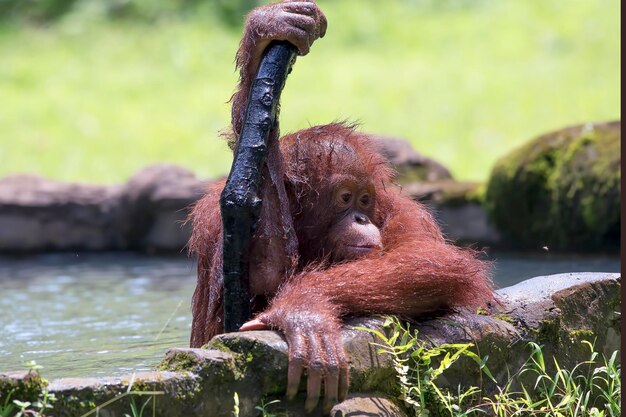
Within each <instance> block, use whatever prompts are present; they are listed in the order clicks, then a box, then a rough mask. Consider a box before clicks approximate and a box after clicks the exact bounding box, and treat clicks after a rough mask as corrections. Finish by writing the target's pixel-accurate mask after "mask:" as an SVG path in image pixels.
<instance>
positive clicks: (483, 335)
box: [0, 272, 621, 417]
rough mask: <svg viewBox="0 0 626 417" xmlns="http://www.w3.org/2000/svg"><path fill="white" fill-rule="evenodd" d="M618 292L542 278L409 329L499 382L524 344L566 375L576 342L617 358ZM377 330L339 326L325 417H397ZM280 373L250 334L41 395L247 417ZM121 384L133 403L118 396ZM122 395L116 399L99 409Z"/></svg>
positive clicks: (449, 380)
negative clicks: (336, 394) (485, 304)
mask: <svg viewBox="0 0 626 417" xmlns="http://www.w3.org/2000/svg"><path fill="white" fill-rule="evenodd" d="M620 286H621V276H620V274H617V273H592V272H588V273H567V274H557V275H550V276H541V277H536V278H532V279H529V280H526V281H523V282H521V283H519V284H517V285H514V286H511V287H507V288H503V289H501V290H499V291H498V294H499V297H500V301H501V305H499V306H495V307H494V308H493V309H492V311H489V312H487V311H484V312H483V311H481V312H479V313H478V314H474V313H471V312H467V311H466V312H457V313H453V314H449V315H447V316H445V317H440V318H434V319H430V320H425V321H421V322H420V323H418V324H416V325H415V327H416V328H417V329H418V330H419V332H420V335H421V336H420V339H423V340H428V341H430V342H431V343H435V344H441V343H465V342H472V343H475V345H476V347H477V350H478V352H480V353H479V355H480V356H485V355H489V362H488V366H489V368H490V370H491V371H492V373H493V374H494V377H495V378H496V379H497V380H499V381H502V380H504V379H505V378H506V374H507V372H508V370H511V369H518V368H519V367H520V366H521V365H522V363H523V362H524V361H525V360H526V358H528V356H529V353H530V351H529V348H528V346H527V342H528V341H535V342H537V343H540V344H542V345H543V346H544V354H545V355H546V357H549V356H554V357H556V358H557V359H558V361H559V365H560V366H562V367H564V368H567V367H568V366H573V365H574V364H576V363H578V362H581V361H582V360H584V359H587V358H588V356H589V349H588V347H586V346H585V345H584V344H583V343H582V341H583V340H588V341H590V342H595V348H596V350H597V351H599V352H604V353H605V354H607V355H610V353H612V352H613V351H615V350H618V351H619V350H620V334H621V332H620V315H619V311H620V306H621V295H620ZM381 325H382V321H381V319H378V318H359V319H352V320H349V321H348V323H347V324H346V326H345V329H344V334H343V336H344V345H345V348H346V351H347V352H348V353H349V355H350V359H351V371H350V372H351V385H350V392H351V394H350V397H349V399H348V400H346V401H344V402H343V403H341V404H338V405H337V406H336V407H335V409H334V411H333V415H335V414H336V415H348V414H349V413H351V412H355V411H358V412H362V413H366V412H380V411H381V410H384V411H385V412H387V413H390V414H389V415H402V414H401V411H400V410H399V409H398V408H397V407H396V406H395V405H394V403H393V401H392V400H391V397H392V393H393V389H394V385H395V384H396V374H395V371H394V368H393V364H392V362H391V360H390V358H389V356H387V355H385V354H381V353H379V352H377V348H376V347H375V346H372V342H376V338H375V336H374V335H373V334H371V333H368V332H364V331H362V330H358V329H356V327H357V326H363V327H368V328H372V329H379V328H380V326H381ZM546 363H548V364H551V363H552V360H551V359H547V360H546ZM286 375H287V345H286V343H285V341H284V340H283V338H282V337H281V336H280V335H279V334H278V333H276V332H272V331H258V332H246V333H231V334H225V335H220V336H218V337H216V338H215V339H213V340H212V341H211V343H210V344H209V346H207V348H206V349H190V348H172V349H170V350H169V351H168V352H167V354H166V356H165V358H164V360H163V361H162V362H161V364H160V366H159V367H158V370H155V371H153V372H145V373H136V374H132V375H126V376H121V377H111V378H62V379H57V380H53V381H51V382H50V383H49V385H48V387H47V389H48V391H49V392H50V393H54V394H55V396H56V398H57V401H56V402H55V403H54V408H53V410H52V412H51V414H52V415H54V416H57V417H75V416H76V417H78V416H83V415H85V414H86V413H89V412H90V411H91V412H93V413H95V410H96V408H97V407H98V406H100V408H99V409H98V410H97V412H98V413H99V415H100V416H103V417H109V416H111V417H113V416H120V417H122V416H123V415H124V413H128V412H129V410H130V405H129V402H130V401H131V398H133V397H136V395H140V393H142V392H143V393H146V392H159V393H160V394H158V395H155V396H154V398H153V399H152V400H151V401H154V406H155V415H157V416H183V415H184V416H216V417H221V416H231V415H232V411H233V407H234V394H235V393H237V395H238V398H239V409H240V416H248V415H254V412H255V407H256V406H258V405H260V404H261V401H262V400H263V399H266V398H274V397H275V398H281V397H282V394H283V393H284V391H285V389H286V382H287V381H286ZM460 382H462V383H463V384H465V385H482V386H483V388H484V389H485V390H486V392H489V390H494V389H495V386H494V385H493V384H491V383H490V382H489V381H488V380H486V379H481V375H480V372H479V370H478V368H477V367H476V366H475V365H474V366H472V364H471V363H469V362H466V363H463V361H460V362H458V363H457V364H455V365H454V366H452V367H451V368H449V369H448V370H447V371H446V375H445V381H444V383H445V384H446V385H448V386H452V387H456V386H457V385H458V384H459V383H460ZM129 386H131V390H132V391H133V392H134V394H133V395H129V394H125V393H127V392H128V390H129ZM41 387H42V385H41V380H40V379H39V378H38V377H37V376H36V375H35V374H32V373H30V374H29V373H28V372H6V373H2V372H0V399H3V398H6V396H7V395H8V393H9V392H11V391H12V390H13V394H12V395H14V396H15V399H20V400H22V401H24V400H28V399H32V400H34V399H35V397H36V394H37V393H38V392H39V391H40V390H41ZM302 395H303V394H302V393H301V394H300V396H302ZM18 396H21V397H19V398H18ZM120 396H123V397H124V398H121V399H120V400H119V401H114V402H112V403H111V404H109V405H107V406H105V407H102V405H103V404H105V403H106V402H107V401H110V400H112V399H115V398H116V397H120ZM135 401H138V403H139V402H140V403H143V401H145V400H142V399H135ZM283 403H285V402H284V401H283ZM303 404H304V398H303V397H302V398H298V399H296V401H293V402H290V403H286V405H284V406H285V407H287V409H288V410H289V411H290V412H291V413H293V414H294V415H300V414H303V410H302V409H301V406H302V405H303ZM368 410H369V411H368ZM372 410H373V411H372ZM318 411H319V410H318ZM93 415H95V414H93Z"/></svg>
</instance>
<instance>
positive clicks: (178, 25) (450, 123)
mask: <svg viewBox="0 0 626 417" xmlns="http://www.w3.org/2000/svg"><path fill="white" fill-rule="evenodd" d="M256 3H257V2H255V1H252V0H234V1H233V0H230V1H229V0H205V1H201V0H195V1H193V0H109V1H106V0H0V176H4V175H7V174H12V173H17V172H28V173H36V174H41V175H46V176H49V177H53V178H58V179H64V180H74V181H90V182H99V183H112V182H121V181H123V180H125V179H127V178H128V177H129V176H130V175H131V174H132V173H133V172H135V171H137V170H138V169H140V168H141V167H143V166H145V165H147V164H150V163H154V162H173V163H178V164H181V165H184V166H186V167H189V168H191V169H193V170H194V171H195V172H196V173H197V174H198V175H199V176H201V177H215V176H218V175H221V174H225V173H226V172H227V171H228V169H229V167H230V161H231V156H230V152H229V150H228V148H227V146H226V144H225V142H224V141H223V140H222V139H220V138H219V136H218V132H219V131H220V130H222V129H224V128H227V127H228V124H229V122H230V120H229V111H230V109H229V106H228V104H227V103H226V102H227V100H228V99H229V98H230V96H231V94H232V92H233V89H234V86H235V83H236V80H237V74H236V73H235V72H234V65H233V57H234V53H235V50H236V48H237V45H238V42H239V37H240V34H241V24H242V22H243V15H244V14H245V12H246V10H248V9H249V8H250V7H253V6H254V4H256ZM319 4H320V6H321V7H322V9H323V11H324V12H325V13H326V15H327V17H328V20H329V29H328V33H327V35H326V37H325V38H324V39H322V40H320V41H318V42H317V44H316V45H315V46H314V47H313V49H312V52H311V54H310V55H308V56H306V57H304V58H300V59H299V60H298V63H297V64H296V66H295V68H294V71H293V73H292V74H291V76H290V78H289V80H288V82H287V87H286V89H285V91H284V94H283V102H282V113H281V127H282V131H283V132H287V131H292V130H297V129H299V128H302V127H306V126H308V125H312V124H320V123H327V122H330V121H333V120H336V119H350V120H356V121H359V122H361V129H362V130H365V131H368V132H375V133H383V134H388V135H395V136H401V137H405V138H407V139H409V140H410V141H411V142H412V144H413V145H414V147H415V148H416V149H417V150H418V151H420V152H422V153H424V154H426V155H428V156H431V157H433V158H435V159H438V160H439V161H441V162H442V163H444V164H445V165H447V166H448V167H449V168H450V169H451V170H452V172H453V174H454V175H455V176H456V177H457V178H459V179H465V180H485V179H486V178H487V176H488V175H489V172H490V170H491V166H492V165H493V163H494V161H495V160H496V159H497V158H498V157H500V156H502V155H504V154H505V153H506V152H508V151H509V150H511V149H512V148H514V147H516V146H519V145H521V144H522V143H524V142H525V141H527V140H528V139H530V138H531V137H532V136H534V135H536V134H539V133H543V132H546V131H549V130H553V129H557V128H560V127H563V126H565V125H569V124H576V123H582V122H587V121H599V120H607V119H616V118H619V115H620V36H619V35H620V8H621V5H620V2H619V1H616V0H598V1H588V0H569V1H565V0H542V1H520V0H492V1H487V0H465V1H452V0H431V1H426V0H406V1H400V0H396V1H394V0H386V1H381V0H340V1H338V0H320V1H319Z"/></svg>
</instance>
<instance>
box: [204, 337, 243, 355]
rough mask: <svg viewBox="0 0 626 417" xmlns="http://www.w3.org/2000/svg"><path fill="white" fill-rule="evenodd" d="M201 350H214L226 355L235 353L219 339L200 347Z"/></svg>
mask: <svg viewBox="0 0 626 417" xmlns="http://www.w3.org/2000/svg"><path fill="white" fill-rule="evenodd" d="M202 349H215V350H219V351H221V352H227V353H235V352H233V350H232V349H231V348H230V347H229V346H228V345H227V344H226V343H224V341H223V340H221V339H212V340H211V341H210V342H209V343H207V344H206V345H204V346H202Z"/></svg>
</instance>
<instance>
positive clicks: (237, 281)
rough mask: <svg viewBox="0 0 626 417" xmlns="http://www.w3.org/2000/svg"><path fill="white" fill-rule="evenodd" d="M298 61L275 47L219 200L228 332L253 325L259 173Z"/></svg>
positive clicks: (290, 51) (287, 49)
mask: <svg viewBox="0 0 626 417" xmlns="http://www.w3.org/2000/svg"><path fill="white" fill-rule="evenodd" d="M295 57H296V48H295V47H294V46H293V45H291V44H290V43H288V42H284V41H283V42H272V43H271V44H270V45H269V46H268V47H267V49H266V50H265V52H264V56H263V58H262V59H261V63H260V65H259V70H258V72H257V75H256V77H255V79H254V82H253V83H252V88H251V89H250V96H249V97H248V107H247V108H246V113H245V116H244V119H243V127H242V129H241V134H240V135H239V142H238V145H237V149H236V150H235V156H234V160H233V165H232V167H231V169H230V175H229V176H228V180H227V181H226V186H225V187H224V191H222V195H221V197H220V209H221V213H222V227H223V230H224V255H223V256H224V266H223V274H224V331H225V332H234V331H237V330H239V328H240V327H241V326H242V325H243V324H244V323H245V322H246V321H248V320H249V319H250V292H249V271H248V262H249V249H250V243H251V238H252V233H253V232H254V228H255V226H256V223H257V220H258V219H259V215H260V212H261V204H262V203H263V202H262V201H261V198H260V190H261V169H262V167H263V164H264V163H265V160H266V156H267V147H268V143H267V141H268V136H269V133H270V130H271V129H274V128H277V127H278V109H279V105H278V102H279V100H280V93H281V91H282V89H283V87H284V86H285V80H286V79H287V74H289V71H290V69H291V65H292V64H293V62H294V60H295Z"/></svg>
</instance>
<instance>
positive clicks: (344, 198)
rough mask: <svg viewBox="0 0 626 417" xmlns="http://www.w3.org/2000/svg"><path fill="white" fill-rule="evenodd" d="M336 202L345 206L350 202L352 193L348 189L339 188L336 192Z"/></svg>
mask: <svg viewBox="0 0 626 417" xmlns="http://www.w3.org/2000/svg"><path fill="white" fill-rule="evenodd" d="M337 203H338V204H339V206H340V207H347V206H349V205H350V204H351V203H352V193H351V192H350V191H348V190H345V189H344V190H340V191H339V193H338V194H337Z"/></svg>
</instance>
